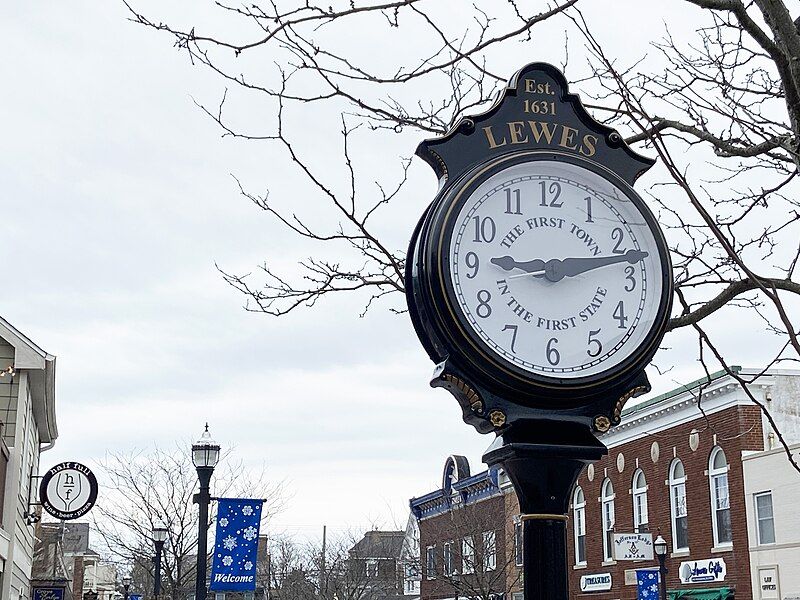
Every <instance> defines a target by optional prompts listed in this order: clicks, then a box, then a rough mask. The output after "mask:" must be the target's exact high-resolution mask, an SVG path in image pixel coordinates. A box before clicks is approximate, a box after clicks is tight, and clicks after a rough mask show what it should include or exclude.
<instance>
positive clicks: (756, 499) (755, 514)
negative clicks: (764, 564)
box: [753, 490, 778, 546]
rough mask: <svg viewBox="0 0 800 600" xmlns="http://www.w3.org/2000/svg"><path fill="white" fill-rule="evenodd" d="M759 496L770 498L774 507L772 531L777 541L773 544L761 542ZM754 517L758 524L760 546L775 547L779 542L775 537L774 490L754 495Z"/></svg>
mask: <svg viewBox="0 0 800 600" xmlns="http://www.w3.org/2000/svg"><path fill="white" fill-rule="evenodd" d="M759 496H769V498H770V500H769V503H770V506H772V531H773V535H774V536H775V539H774V540H772V541H771V542H762V541H761V519H759V518H758V497H759ZM753 515H754V516H755V522H756V540H757V541H758V545H759V546H774V545H775V543H776V542H777V539H778V536H777V535H775V533H776V532H775V504H774V503H773V502H772V490H765V491H763V492H757V493H755V494H753Z"/></svg>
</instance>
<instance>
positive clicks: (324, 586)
mask: <svg viewBox="0 0 800 600" xmlns="http://www.w3.org/2000/svg"><path fill="white" fill-rule="evenodd" d="M327 533H328V526H327V525H323V526H322V556H320V558H319V578H320V579H319V590H320V596H322V597H323V598H327V597H328V596H327V593H328V574H327V572H326V571H325V550H326V545H327Z"/></svg>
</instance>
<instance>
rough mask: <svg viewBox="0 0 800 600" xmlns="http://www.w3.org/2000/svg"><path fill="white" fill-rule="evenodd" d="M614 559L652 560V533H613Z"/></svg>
mask: <svg viewBox="0 0 800 600" xmlns="http://www.w3.org/2000/svg"><path fill="white" fill-rule="evenodd" d="M614 558H615V559H616V560H653V534H652V533H615V534H614Z"/></svg>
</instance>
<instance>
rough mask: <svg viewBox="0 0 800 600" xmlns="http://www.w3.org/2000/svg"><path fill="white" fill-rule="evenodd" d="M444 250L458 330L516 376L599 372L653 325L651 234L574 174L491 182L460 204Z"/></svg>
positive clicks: (520, 167)
mask: <svg viewBox="0 0 800 600" xmlns="http://www.w3.org/2000/svg"><path fill="white" fill-rule="evenodd" d="M448 250H449V253H448V260H449V262H450V265H449V266H450V279H451V283H452V286H453V290H454V293H455V296H456V302H457V304H458V306H459V308H460V310H461V312H462V313H463V315H464V318H465V320H466V321H467V323H468V324H469V327H470V328H471V329H472V330H473V332H474V334H475V335H476V336H477V337H478V338H479V339H480V340H481V341H482V342H483V343H484V344H485V345H486V346H488V348H489V349H490V351H492V352H494V353H495V354H497V355H499V356H500V357H502V358H503V359H505V360H506V361H508V362H510V363H512V364H514V365H516V366H517V367H519V368H521V369H523V370H525V371H527V372H531V373H535V374H538V375H543V376H549V377H557V378H580V377H589V376H592V375H597V374H599V373H603V372H605V371H607V370H609V369H612V368H613V367H614V366H616V365H618V364H619V363H621V362H622V361H624V360H625V359H626V358H628V357H629V356H630V355H631V354H632V353H633V352H634V351H635V350H636V349H637V348H639V347H640V346H641V345H642V344H643V343H644V342H645V338H646V337H647V335H648V333H649V332H650V331H651V329H652V327H653V324H654V322H655V320H656V317H657V313H658V310H659V304H660V301H661V294H662V286H663V272H662V263H661V259H660V256H659V252H658V247H657V245H656V239H655V236H654V234H653V231H652V230H651V228H650V226H648V224H647V222H646V220H645V217H644V215H643V214H642V212H641V211H640V210H639V208H638V207H637V206H636V204H635V203H634V202H633V201H632V200H631V199H630V197H629V196H628V195H626V193H625V191H623V190H622V189H621V188H620V187H619V186H617V185H614V184H613V183H612V182H611V181H609V180H608V179H606V178H605V177H603V176H601V175H599V174H598V173H596V172H595V171H593V170H590V169H588V168H585V167H582V166H580V165H577V164H573V163H570V162H564V161H556V160H550V159H543V160H532V161H529V162H525V163H519V164H515V165H513V166H509V167H507V168H505V169H503V170H501V171H499V172H497V173H495V174H493V175H491V176H490V177H488V179H486V180H485V181H484V182H482V183H481V184H480V185H478V187H477V188H476V189H474V191H472V192H471V193H470V195H469V197H468V198H466V200H465V202H464V203H463V204H462V205H461V208H460V209H459V212H458V214H457V215H456V216H455V220H454V222H453V233H452V236H451V238H450V246H449V249H448Z"/></svg>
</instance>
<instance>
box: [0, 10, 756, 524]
mask: <svg viewBox="0 0 800 600" xmlns="http://www.w3.org/2000/svg"><path fill="white" fill-rule="evenodd" d="M159 4H160V3H155V4H154V5H153V10H155V11H156V15H155V16H158V12H157V11H158V5H159ZM602 5H603V11H611V10H612V7H613V10H615V11H618V12H617V13H616V14H615V15H613V16H607V18H606V19H602V20H600V22H602V23H604V24H607V25H609V26H611V25H610V24H611V23H613V24H614V25H613V27H614V28H615V30H616V31H617V32H619V31H622V30H624V31H625V32H626V35H627V34H630V35H631V36H632V37H631V38H630V39H629V40H628V41H627V42H626V43H627V44H628V45H629V46H630V47H631V48H632V49H633V50H635V51H639V52H643V51H645V50H646V43H647V41H648V38H649V37H651V36H649V35H648V33H647V30H648V28H652V29H653V30H658V31H661V30H662V28H663V25H662V23H661V19H662V18H664V16H663V15H650V16H644V15H637V17H636V19H637V21H636V24H637V25H636V27H635V28H632V27H628V26H626V25H625V21H624V19H625V18H626V15H629V14H631V13H632V12H633V11H632V10H631V7H632V6H639V3H629V4H628V5H626V4H625V3H613V4H609V3H602ZM178 6H180V5H178ZM171 9H172V10H173V11H175V12H178V9H177V8H175V7H172V8H171ZM673 16H674V15H673ZM690 17H691V15H690V16H689V17H687V19H688V18H690ZM648 19H649V20H648ZM685 24H686V26H687V27H689V28H691V24H689V23H688V21H686V22H685ZM562 31H563V25H562ZM676 31H677V30H676ZM556 33H558V32H556ZM558 35H560V33H559V34H558ZM605 37H606V40H607V41H608V42H609V44H611V47H612V49H621V44H622V41H621V40H620V39H619V38H620V37H621V36H619V35H618V34H613V33H609V34H608V35H606V36H605ZM0 40H2V42H0V43H2V45H3V49H4V52H3V55H4V60H3V61H2V65H1V66H0V71H1V75H2V79H1V80H2V82H3V84H2V93H0V119H2V129H1V131H2V137H3V141H2V143H0V250H1V252H0V256H2V260H3V263H4V267H3V270H4V277H3V278H2V284H0V315H2V316H3V317H4V318H6V319H7V320H8V321H10V322H11V323H12V324H14V325H15V326H16V327H17V328H19V329H20V330H21V331H23V332H24V333H25V334H26V335H28V336H29V337H31V338H32V339H33V340H34V341H35V342H36V343H37V344H39V345H40V346H41V347H43V348H44V349H46V350H47V351H48V352H50V353H52V354H54V355H56V356H57V359H58V360H57V365H58V366H57V408H58V427H59V431H60V435H59V439H58V441H57V444H56V446H55V448H54V449H53V450H52V451H50V452H48V453H46V454H44V455H43V456H42V466H43V468H46V467H49V466H51V465H52V464H54V463H56V462H58V461H61V460H78V461H81V462H85V463H86V464H89V465H93V464H96V461H97V460H98V459H101V458H102V457H103V455H104V453H105V452H106V451H107V450H109V449H117V450H129V449H132V448H137V447H138V448H141V447H148V446H153V445H163V446H166V445H171V444H174V443H175V442H176V441H177V442H180V441H186V443H187V444H188V443H190V441H191V440H192V439H193V438H197V437H198V436H199V435H200V433H201V431H202V427H203V424H204V423H205V422H206V421H208V422H209V424H210V426H211V431H212V434H213V435H214V437H215V438H216V439H217V440H218V441H220V442H221V443H222V444H223V445H225V446H226V447H229V446H235V448H236V450H235V453H236V455H237V456H241V457H244V458H245V459H246V460H247V461H249V462H250V463H251V464H253V465H256V466H257V465H260V464H261V463H264V464H266V466H267V469H268V470H269V472H270V473H271V474H272V476H273V477H274V478H275V479H276V480H285V481H286V482H287V487H288V490H289V493H290V494H291V501H290V502H289V503H288V505H287V508H286V510H285V511H284V512H283V513H282V514H281V515H279V517H277V520H276V522H275V523H274V524H273V526H274V527H275V528H277V529H281V530H288V531H296V532H298V533H301V534H303V535H315V534H316V533H317V532H319V531H320V530H321V528H322V525H323V524H328V525H329V526H331V527H347V526H352V527H358V526H365V525H367V524H370V523H373V522H377V523H379V524H381V525H383V526H387V527H391V526H394V524H395V523H397V524H399V525H403V524H404V522H405V519H406V515H407V506H408V499H409V498H410V497H412V496H418V495H421V494H424V493H426V492H428V491H430V490H432V489H434V488H436V487H437V486H438V485H439V480H440V473H441V467H442V465H443V462H444V460H445V458H446V457H447V455H449V454H451V453H458V454H465V455H467V456H468V457H469V458H470V461H471V463H472V467H473V470H474V471H477V470H480V469H482V468H483V466H482V465H481V464H480V456H481V454H482V452H483V450H484V449H485V448H486V447H487V446H488V445H489V443H490V441H491V440H490V438H489V437H487V436H480V435H478V434H477V433H475V431H474V430H473V429H472V428H471V427H468V426H467V425H465V424H464V423H463V422H462V421H461V419H460V410H459V409H458V406H457V404H456V402H455V401H454V400H453V399H452V397H451V396H450V395H449V394H448V393H446V392H444V391H442V390H432V389H430V388H429V387H428V385H427V382H428V380H429V377H430V374H431V371H432V366H433V365H431V364H430V362H429V360H428V359H427V357H426V356H425V354H424V353H423V351H422V349H421V347H420V346H419V343H418V342H417V340H416V338H415V336H414V333H413V330H412V328H411V325H410V323H409V321H408V319H407V317H406V316H405V315H400V316H397V315H393V314H391V313H389V312H388V311H387V310H385V307H383V308H381V307H378V308H377V309H376V310H372V311H370V312H369V313H368V314H367V316H366V317H365V318H363V319H359V318H357V307H358V306H359V302H360V301H355V300H353V299H347V298H341V299H332V300H326V301H324V302H322V303H320V304H319V306H317V307H315V308H314V309H313V310H306V311H302V312H298V313H296V314H293V315H290V316H289V317H286V318H282V319H274V318H271V317H267V316H263V315H258V314H251V313H247V312H245V311H244V310H242V308H241V307H242V304H243V298H241V297H240V296H239V295H238V294H237V293H236V292H235V291H233V290H232V289H230V288H229V287H227V286H226V285H225V283H224V282H223V281H222V279H221V278H220V276H219V274H218V273H217V272H216V270H215V267H214V265H215V263H217V264H220V265H221V266H223V267H227V268H230V269H232V270H234V271H238V272H241V271H247V270H250V269H252V268H253V266H254V265H256V264H258V263H259V262H260V261H261V260H262V259H264V258H266V257H267V256H269V257H271V258H273V259H274V260H278V261H283V260H286V263H285V264H286V266H287V267H288V268H291V265H292V264H293V262H292V260H289V259H285V257H287V256H300V257H302V256H304V255H305V254H304V249H303V248H302V247H301V246H300V245H299V242H298V241H297V240H294V239H289V238H287V237H286V236H283V235H282V234H281V233H280V232H279V231H278V230H277V228H276V227H275V225H274V223H272V222H271V221H269V220H268V219H266V218H265V217H264V216H263V215H261V214H260V213H259V211H258V210H257V209H256V208H254V207H253V206H252V205H251V204H249V203H248V202H247V201H245V200H244V199H243V198H241V197H240V196H239V195H238V194H237V191H236V188H235V185H234V183H233V181H232V179H231V177H230V173H234V172H235V173H244V174H245V175H246V176H248V177H250V178H251V180H255V181H257V180H258V177H260V176H263V178H264V181H262V182H261V183H262V184H263V185H265V186H266V185H269V186H271V188H270V191H271V192H272V193H273V194H275V193H276V192H275V189H278V190H280V189H284V188H285V182H284V183H282V182H281V176H282V172H281V170H280V169H271V168H270V166H271V165H272V164H273V163H272V161H273V160H274V156H272V155H271V154H270V152H271V151H270V150H268V149H266V148H264V147H263V146H255V147H254V146H248V145H245V144H242V143H240V142H236V141H232V140H228V139H226V140H223V139H221V138H220V136H219V132H218V131H217V130H216V129H215V127H214V126H213V124H212V123H210V122H209V120H208V119H207V118H205V117H204V116H203V115H202V114H201V113H200V111H199V110H198V109H197V108H196V107H195V105H194V104H193V102H192V98H193V97H194V98H199V99H202V100H204V101H212V102H213V101H214V99H215V98H218V97H219V96H220V94H221V93H222V90H223V89H224V86H223V85H222V84H221V83H220V82H219V81H217V80H216V79H214V78H213V77H212V76H211V75H209V74H208V73H207V72H203V71H200V70H198V69H193V68H192V67H191V65H189V64H188V61H187V60H186V58H185V56H183V55H181V54H180V53H178V52H177V51H175V50H174V49H173V48H172V42H171V40H170V39H169V38H168V37H166V36H163V35H161V36H160V35H157V34H155V33H153V32H150V31H146V30H144V29H143V28H141V27H138V26H136V25H134V24H131V23H130V22H128V21H127V20H126V12H125V10H124V6H123V5H122V4H121V3H116V2H88V1H83V2H70V3H65V2H51V3H47V4H43V3H38V2H37V3H29V2H24V3H5V4H4V6H3V7H2V8H1V9H0ZM555 47H556V48H557V47H558V46H557V45H556V46H555ZM519 49H521V50H524V52H515V53H513V54H511V55H510V56H509V57H508V61H507V64H505V65H503V68H504V72H506V73H507V74H508V75H511V74H512V73H513V72H514V71H515V70H516V69H518V68H519V67H520V66H522V65H523V64H524V63H526V62H529V61H531V60H537V59H542V58H544V59H546V60H555V56H556V55H557V54H558V52H556V50H554V49H553V45H552V44H550V45H544V46H539V47H537V46H536V43H531V44H527V45H524V46H520V47H519ZM383 50H385V51H391V50H392V49H386V48H384V49H383ZM573 60H577V59H576V58H573ZM253 110H256V108H253ZM251 114H252V117H253V118H254V119H256V118H258V115H257V114H255V113H247V114H245V115H243V118H245V117H248V116H249V115H251ZM416 141H419V140H416ZM416 141H412V142H411V143H410V145H409V147H408V148H407V149H406V150H405V151H404V154H405V155H406V156H408V155H410V154H411V152H413V145H414V144H415V143H416ZM336 143H338V141H337V142H336ZM375 152H376V154H377V158H376V160H380V161H383V162H384V163H385V164H387V165H393V166H394V168H396V166H397V165H398V164H399V161H400V155H401V153H398V152H396V151H395V149H394V148H392V149H391V151H384V149H380V148H376V149H375ZM411 176H412V186H414V187H412V189H414V190H417V192H418V197H419V200H418V202H417V203H416V204H414V206H413V207H412V209H409V211H408V212H407V214H406V217H405V221H403V222H402V224H401V225H398V230H397V231H396V232H395V234H396V236H397V239H398V240H406V239H407V238H408V237H409V236H410V233H411V228H412V227H413V225H414V223H415V222H416V219H417V218H418V216H419V214H420V212H421V210H422V206H423V205H424V203H425V202H427V201H428V200H429V199H431V198H432V197H433V194H434V193H435V181H434V178H433V176H432V174H431V173H430V172H429V168H428V167H427V165H424V164H423V163H422V162H421V161H419V160H418V159H415V163H414V165H413V167H412V170H411ZM298 200H300V199H298ZM402 243H405V242H404V241H403V242H402ZM305 252H306V254H307V253H308V251H307V250H306V251H305ZM668 342H669V345H670V346H672V347H674V348H677V349H678V350H681V349H682V352H683V353H682V354H681V352H679V351H678V350H674V351H673V353H672V355H671V356H670V357H666V356H663V357H661V358H660V359H661V360H663V361H664V364H675V365H676V369H675V370H674V371H673V372H671V373H670V374H669V376H667V377H661V378H654V383H655V384H656V387H657V389H658V390H659V391H663V390H664V389H668V388H670V387H673V386H674V385H675V384H676V383H677V382H682V381H685V380H686V379H687V378H690V377H692V378H693V377H696V376H698V375H699V374H700V373H701V372H700V370H699V368H698V367H697V365H696V364H695V363H694V362H693V360H694V355H693V354H692V353H691V348H690V346H686V345H683V346H682V345H681V344H682V342H681V340H680V339H679V338H678V337H677V336H675V337H674V338H672V339H668ZM687 348H688V349H689V351H687ZM749 351H750V352H754V353H755V352H756V351H755V350H754V349H750V350H749ZM755 359H757V354H752V355H747V354H742V355H741V360H740V361H739V362H744V364H746V365H747V364H748V363H747V360H755ZM186 450H187V451H188V446H187V447H186Z"/></svg>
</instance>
